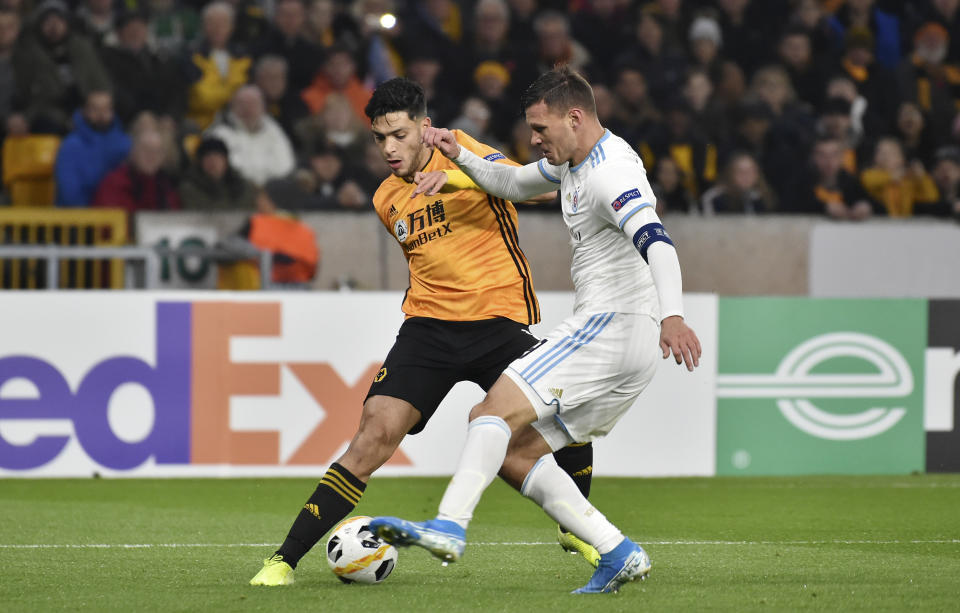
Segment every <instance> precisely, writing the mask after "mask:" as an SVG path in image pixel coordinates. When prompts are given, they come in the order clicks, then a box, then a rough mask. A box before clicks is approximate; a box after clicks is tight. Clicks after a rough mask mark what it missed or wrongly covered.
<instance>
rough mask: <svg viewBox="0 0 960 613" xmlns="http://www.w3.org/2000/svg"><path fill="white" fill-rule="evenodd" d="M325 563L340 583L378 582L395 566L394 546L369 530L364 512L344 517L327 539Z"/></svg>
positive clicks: (387, 575)
mask: <svg viewBox="0 0 960 613" xmlns="http://www.w3.org/2000/svg"><path fill="white" fill-rule="evenodd" d="M327 563H328V564H329V565H330V570H332V571H333V574H335V575H336V576H337V578H338V579H340V580H341V581H343V582H344V583H353V582H357V583H380V582H381V581H383V580H384V579H386V578H387V577H389V576H390V573H392V572H393V569H394V567H395V566H396V565H397V549H396V547H394V546H393V545H391V544H389V543H384V542H383V541H381V540H380V537H378V536H377V535H376V534H374V533H373V532H372V531H371V530H370V518H369V517H367V516H365V515H357V516H355V517H348V518H347V519H345V520H343V521H342V522H340V523H339V524H337V526H336V528H334V529H333V533H332V534H331V535H330V538H329V539H327Z"/></svg>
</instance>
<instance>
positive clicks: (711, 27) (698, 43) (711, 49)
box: [688, 17, 723, 81]
mask: <svg viewBox="0 0 960 613" xmlns="http://www.w3.org/2000/svg"><path fill="white" fill-rule="evenodd" d="M688 38H689V39H690V60H691V64H692V65H693V66H694V67H696V68H699V69H700V70H703V71H704V72H706V73H707V75H709V76H710V79H711V80H712V81H718V80H720V66H721V64H722V63H723V59H722V58H721V57H720V48H721V47H722V46H723V36H722V34H721V33H720V26H719V25H717V22H716V20H715V19H712V18H710V17H697V18H696V19H694V20H693V23H691V24H690V33H689V36H688Z"/></svg>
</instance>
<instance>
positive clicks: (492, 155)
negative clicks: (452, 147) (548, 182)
mask: <svg viewBox="0 0 960 613" xmlns="http://www.w3.org/2000/svg"><path fill="white" fill-rule="evenodd" d="M452 132H453V135H454V137H455V138H456V139H457V143H458V144H459V145H460V146H461V147H465V148H466V149H467V150H469V151H471V152H473V153H476V154H477V155H479V156H480V157H482V158H483V159H485V160H487V161H488V162H497V163H498V164H506V165H507V166H520V164H518V163H517V162H514V161H513V160H511V159H510V158H508V157H507V156H505V155H503V154H502V153H500V152H499V151H497V150H496V149H494V148H493V147H491V146H489V145H485V144H483V143H481V142H480V141H478V140H477V139H475V138H473V137H472V136H470V135H469V134H467V133H466V132H464V131H463V130H453V131H452Z"/></svg>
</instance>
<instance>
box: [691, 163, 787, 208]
mask: <svg viewBox="0 0 960 613" xmlns="http://www.w3.org/2000/svg"><path fill="white" fill-rule="evenodd" d="M701 206H702V207H703V212H704V213H705V214H707V215H713V214H722V213H748V214H749V213H771V212H773V210H774V197H773V192H772V191H771V190H770V188H769V186H767V182H766V180H765V179H764V178H763V174H762V173H761V172H760V166H759V165H758V164H757V161H756V160H755V159H754V157H753V156H752V155H750V154H749V153H736V154H734V155H733V156H731V158H730V161H729V162H728V163H727V167H726V169H725V170H724V173H723V177H722V178H721V180H720V182H719V183H718V184H717V185H715V186H714V187H712V188H710V189H709V190H707V192H706V193H704V194H703V197H702V199H701Z"/></svg>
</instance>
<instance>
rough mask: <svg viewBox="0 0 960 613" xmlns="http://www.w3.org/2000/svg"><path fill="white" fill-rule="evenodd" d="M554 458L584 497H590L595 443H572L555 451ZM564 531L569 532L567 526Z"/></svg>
mask: <svg viewBox="0 0 960 613" xmlns="http://www.w3.org/2000/svg"><path fill="white" fill-rule="evenodd" d="M553 458H554V459H555V460H556V461H557V464H558V465H559V466H560V468H562V469H563V471H564V472H565V473H567V474H568V475H570V478H571V479H573V482H574V483H576V484H577V489H579V490H580V493H581V494H583V497H584V498H589V497H590V482H591V481H592V480H593V443H572V444H570V445H567V446H566V447H564V448H563V449H558V450H556V451H554V452H553ZM561 528H563V527H562V526H561ZM563 531H564V532H569V530H567V529H566V528H563Z"/></svg>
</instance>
